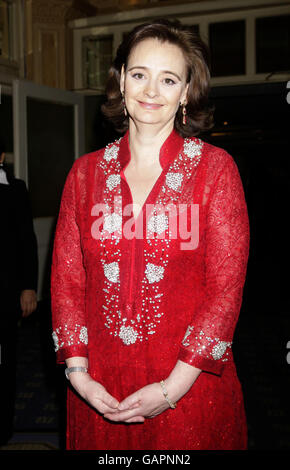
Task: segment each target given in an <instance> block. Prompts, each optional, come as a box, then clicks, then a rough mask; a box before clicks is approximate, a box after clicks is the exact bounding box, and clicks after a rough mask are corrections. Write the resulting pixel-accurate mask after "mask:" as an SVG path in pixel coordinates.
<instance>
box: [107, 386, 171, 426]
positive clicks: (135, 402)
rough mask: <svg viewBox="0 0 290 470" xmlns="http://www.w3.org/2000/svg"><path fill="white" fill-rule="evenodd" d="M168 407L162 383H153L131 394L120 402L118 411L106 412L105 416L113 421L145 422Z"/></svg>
mask: <svg viewBox="0 0 290 470" xmlns="http://www.w3.org/2000/svg"><path fill="white" fill-rule="evenodd" d="M168 408H169V404H168V403H167V401H166V399H165V397H164V395H163V392H162V388H161V385H160V384H159V383H152V384H149V385H146V386H145V387H143V388H140V389H139V390H137V391H136V392H134V393H133V394H132V395H129V396H128V397H127V398H125V400H123V401H122V402H121V403H120V404H119V406H118V411H117V412H114V413H105V414H104V417H105V418H107V419H110V420H111V421H124V422H126V423H143V422H144V421H145V418H154V416H157V415H159V414H160V413H162V412H163V411H165V410H167V409H168Z"/></svg>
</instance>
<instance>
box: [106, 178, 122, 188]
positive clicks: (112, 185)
mask: <svg viewBox="0 0 290 470" xmlns="http://www.w3.org/2000/svg"><path fill="white" fill-rule="evenodd" d="M120 179H121V176H120V175H109V176H108V178H107V181H106V186H107V188H109V189H110V191H111V190H112V189H114V188H115V187H116V186H118V184H120Z"/></svg>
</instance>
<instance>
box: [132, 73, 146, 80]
mask: <svg viewBox="0 0 290 470" xmlns="http://www.w3.org/2000/svg"><path fill="white" fill-rule="evenodd" d="M132 77H133V78H136V79H137V80H141V79H142V78H143V77H144V75H143V73H140V72H136V73H133V75H132Z"/></svg>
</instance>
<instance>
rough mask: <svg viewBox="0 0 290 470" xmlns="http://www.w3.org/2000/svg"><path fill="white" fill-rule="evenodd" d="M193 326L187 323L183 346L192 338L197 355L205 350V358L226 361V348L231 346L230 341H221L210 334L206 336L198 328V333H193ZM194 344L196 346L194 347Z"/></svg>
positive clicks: (187, 344)
mask: <svg viewBox="0 0 290 470" xmlns="http://www.w3.org/2000/svg"><path fill="white" fill-rule="evenodd" d="M193 330H194V326H192V325H189V326H188V328H187V330H186V333H185V336H184V338H183V340H182V344H183V346H186V347H188V346H190V339H191V338H193V339H194V345H195V350H194V351H195V353H196V354H199V355H203V354H204V351H205V350H206V351H207V356H206V358H207V359H214V360H216V361H217V360H219V359H222V357H223V356H224V357H223V359H222V362H226V361H227V360H228V357H227V356H228V351H227V349H228V348H231V346H232V343H230V342H227V341H221V340H220V339H219V338H211V337H210V336H206V334H205V333H204V332H203V331H202V330H200V331H199V332H198V333H195V334H194V333H193ZM196 345H197V346H198V348H196Z"/></svg>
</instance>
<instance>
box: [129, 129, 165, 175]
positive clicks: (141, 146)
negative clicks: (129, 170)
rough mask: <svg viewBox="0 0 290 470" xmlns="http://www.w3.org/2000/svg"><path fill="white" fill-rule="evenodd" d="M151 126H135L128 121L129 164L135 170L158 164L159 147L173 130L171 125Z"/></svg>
mask: <svg viewBox="0 0 290 470" xmlns="http://www.w3.org/2000/svg"><path fill="white" fill-rule="evenodd" d="M130 121H131V120H130ZM153 127H154V126H150V125H148V124H147V125H145V126H140V127H138V128H137V127H136V126H135V124H134V123H131V122H130V123H129V146H130V152H131V165H134V167H135V168H136V169H137V170H140V171H141V170H142V169H148V168H150V167H153V166H156V165H159V153H160V149H161V147H162V145H163V143H164V142H165V140H166V139H167V138H168V136H169V135H170V134H171V132H172V130H173V126H172V125H170V126H166V127H163V128H161V129H157V128H155V127H154V128H153Z"/></svg>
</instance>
